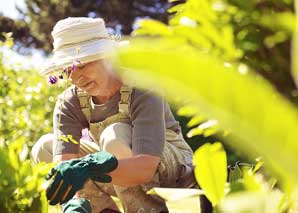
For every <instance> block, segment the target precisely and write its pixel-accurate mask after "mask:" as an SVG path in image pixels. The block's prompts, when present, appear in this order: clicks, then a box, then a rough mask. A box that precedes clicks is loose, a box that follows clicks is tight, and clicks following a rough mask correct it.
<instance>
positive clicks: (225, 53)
mask: <svg viewBox="0 0 298 213" xmlns="http://www.w3.org/2000/svg"><path fill="white" fill-rule="evenodd" d="M170 11H171V12H176V14H175V15H174V16H173V17H172V18H171V19H170V20H169V25H165V24H163V23H161V22H158V21H155V20H144V21H142V22H141V23H140V28H139V29H138V30H137V31H136V32H135V34H136V35H139V36H141V37H142V38H139V39H135V40H134V41H132V42H131V45H130V46H129V47H126V48H123V49H122V50H121V51H120V52H119V54H118V55H117V56H116V60H115V65H116V67H117V68H118V69H119V71H120V73H121V74H122V76H123V78H124V79H125V80H126V81H127V82H129V83H131V84H135V85H137V86H139V87H142V88H150V89H152V88H154V89H155V91H156V93H159V94H166V96H167V97H168V99H169V100H171V101H172V102H176V103H177V99H178V104H177V105H178V106H179V107H180V110H179V111H178V112H180V114H183V115H188V116H191V117H192V118H191V121H190V122H189V126H194V128H193V129H192V130H191V131H190V132H189V135H190V136H192V135H196V134H202V135H205V136H210V135H215V136H216V137H220V138H222V140H223V142H225V143H226V144H229V146H231V147H233V148H234V149H236V150H240V151H241V152H242V153H246V155H249V157H250V158H252V159H253V158H256V157H259V156H261V157H262V159H263V161H264V162H265V164H264V165H265V169H266V170H269V171H271V176H274V177H275V178H276V180H277V183H278V186H279V187H281V189H283V190H284V192H285V194H283V192H279V191H274V192H272V193H271V191H270V190H269V191H268V190H267V189H271V188H272V186H271V188H270V187H269V188H268V187H267V188H266V187H263V183H262V184H261V185H259V182H258V180H255V178H257V177H255V175H254V172H249V171H247V172H246V173H245V174H247V175H244V177H243V178H242V179H241V181H242V186H239V185H238V186H239V187H236V186H235V185H233V186H232V187H231V189H233V190H234V189H237V190H238V191H237V192H239V194H237V195H236V192H235V193H234V195H233V196H227V197H226V198H224V199H223V200H224V201H223V204H220V205H219V206H218V208H219V209H222V211H223V212H228V211H227V210H226V209H230V210H231V211H232V212H239V211H248V212H280V211H281V212H288V211H289V212H290V211H293V210H294V211H295V210H297V196H295V194H296V193H297V178H298V170H297V166H296V162H297V160H298V158H297V152H298V146H297V143H296V140H297V134H296V132H297V130H298V119H297V118H298V111H297V109H296V107H295V105H296V104H297V100H296V94H295V93H296V92H297V90H296V89H295V87H294V83H293V82H294V81H293V80H292V79H291V75H290V73H291V61H292V60H297V58H292V60H291V55H289V54H290V51H289V49H290V47H291V46H290V45H291V43H290V41H291V36H292V35H293V32H294V30H295V26H296V24H298V23H295V20H296V18H295V14H294V13H293V2H292V1H266V2H265V1H220V0H189V1H187V2H186V3H185V4H180V5H177V6H175V7H174V8H171V9H170ZM254 14H257V15H254ZM269 15H270V16H269ZM255 16H256V17H257V19H255ZM269 18H270V19H271V20H275V21H274V22H269V21H268V20H269ZM241 30H242V31H243V30H244V31H246V32H245V33H244V32H242V33H240V31H241ZM239 33H240V35H241V34H242V36H240V35H239ZM281 35H282V36H281ZM153 58H154V59H156V60H152V59H153ZM260 74H261V75H260ZM278 76H280V77H278ZM263 77H265V78H267V80H269V81H267V80H265V79H264V78H263ZM269 82H270V83H269ZM152 85H154V86H152ZM177 88H179V89H177ZM161 91H162V92H161ZM278 91H279V92H278ZM294 104H295V105H294ZM203 147H204V146H203ZM205 157H208V155H205ZM212 160H214V159H212V158H210V159H209V161H212ZM206 161H208V160H206ZM214 164H216V161H215V163H214ZM210 165H211V164H210ZM212 165H213V164H212ZM221 165H224V164H221V163H218V166H221ZM211 167H212V166H211ZM206 168H207V167H206ZM204 175H208V176H209V178H210V179H212V180H213V176H214V175H213V173H209V174H208V173H207V174H206V173H205V174H204V173H203V172H201V173H199V174H196V176H197V180H198V181H199V183H200V179H205V180H208V178H207V177H200V176H204ZM222 176H224V175H222ZM218 178H219V179H221V177H218ZM275 178H274V179H275ZM274 179H272V180H274ZM236 182H237V181H236ZM206 185H209V184H205V186H204V184H203V186H202V187H203V190H205V191H206V192H205V193H206V195H207V194H209V196H208V197H209V198H210V200H211V201H212V202H213V203H215V204H217V202H218V200H219V199H212V198H211V197H220V196H217V195H218V193H217V194H214V192H216V190H214V187H216V186H214V187H213V188H212V187H209V186H208V187H206ZM240 185H241V184H240ZM264 185H265V186H267V185H270V181H269V182H268V184H267V183H266V182H265V183H264ZM272 185H273V186H275V184H272ZM204 188H205V189H204ZM221 189H222V188H221ZM239 190H240V191H239ZM207 191H208V192H207ZM210 193H211V194H212V193H213V196H211V195H210ZM271 195H272V196H271ZM253 196H255V197H258V199H256V200H255V202H256V203H254V205H253V206H251V203H250V207H249V206H248V204H247V200H249V199H250V198H251V197H253ZM267 198H268V199H267ZM271 198H272V199H271ZM225 200H229V201H231V202H230V203H229V204H227V203H228V201H227V202H225ZM272 202H275V204H276V203H277V204H278V205H272V204H271V203H272ZM222 205H223V206H222ZM231 205H234V206H231ZM295 205H296V206H295ZM232 207H234V208H232ZM270 209H271V210H270Z"/></svg>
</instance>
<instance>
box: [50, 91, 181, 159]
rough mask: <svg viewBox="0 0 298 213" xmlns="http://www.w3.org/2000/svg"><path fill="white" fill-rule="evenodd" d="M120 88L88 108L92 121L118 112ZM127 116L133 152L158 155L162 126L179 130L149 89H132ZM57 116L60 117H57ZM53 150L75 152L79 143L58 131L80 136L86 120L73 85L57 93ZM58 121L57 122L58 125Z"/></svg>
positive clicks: (161, 148)
mask: <svg viewBox="0 0 298 213" xmlns="http://www.w3.org/2000/svg"><path fill="white" fill-rule="evenodd" d="M119 100H120V92H118V93H116V94H115V95H114V96H113V97H112V98H111V99H110V100H109V101H108V102H106V103H104V104H101V105H95V106H94V109H93V110H92V112H91V122H99V121H103V120H104V119H105V118H107V117H109V116H111V115H113V114H116V113H118V102H119ZM129 117H130V120H131V125H132V151H133V153H134V154H150V155H157V156H161V155H162V152H163V147H164V142H165V129H171V130H173V131H175V132H177V133H179V132H180V131H181V129H180V126H179V123H178V122H177V121H176V120H175V118H174V116H173V114H172V112H171V110H170V107H169V105H168V104H167V103H166V102H165V101H164V100H163V99H162V98H159V97H156V96H154V95H153V94H152V93H151V92H148V91H141V90H138V89H133V92H132V96H131V105H130V112H129ZM59 120H60V121H59ZM53 121H54V135H55V142H56V148H55V149H56V150H55V151H54V152H55V154H66V153H78V152H79V145H76V144H74V143H70V142H68V143H66V142H64V141H63V140H61V139H59V138H58V136H59V135H72V137H73V139H75V140H76V141H77V142H79V141H80V138H81V136H82V133H81V132H82V129H84V128H88V126H89V124H88V121H87V119H86V117H85V116H84V114H83V112H82V111H81V108H80V103H79V99H78V97H77V95H76V90H75V88H74V87H69V88H68V89H66V90H65V91H64V92H63V93H62V94H61V95H59V97H58V100H57V102H56V106H55V110H54V117H53ZM58 123H60V125H58Z"/></svg>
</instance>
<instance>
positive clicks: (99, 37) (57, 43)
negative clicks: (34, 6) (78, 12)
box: [40, 17, 120, 75]
mask: <svg viewBox="0 0 298 213" xmlns="http://www.w3.org/2000/svg"><path fill="white" fill-rule="evenodd" d="M52 36H53V39H54V42H53V46H54V50H53V56H52V58H50V59H49V61H48V62H47V63H46V65H45V66H44V67H43V68H42V70H41V71H40V73H41V74H42V75H49V74H51V73H55V72H60V71H62V70H63V69H64V68H66V67H70V66H72V65H73V64H74V63H75V62H79V63H83V64H84V63H88V62H92V61H95V60H99V59H102V58H105V57H107V56H108V55H109V54H111V53H112V52H113V50H114V48H115V47H116V46H118V45H119V43H120V42H118V41H117V39H115V38H112V37H111V36H109V34H108V32H107V30H106V27H105V23H104V20H103V19H101V18H87V17H69V18H66V19H63V20H60V21H58V22H57V24H56V25H55V26H54V29H53V31H52Z"/></svg>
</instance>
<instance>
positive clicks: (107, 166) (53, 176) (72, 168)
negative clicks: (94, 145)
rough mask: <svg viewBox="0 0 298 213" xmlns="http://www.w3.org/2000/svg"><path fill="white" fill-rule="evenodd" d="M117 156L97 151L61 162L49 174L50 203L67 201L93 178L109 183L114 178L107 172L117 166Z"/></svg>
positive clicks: (47, 191) (48, 197)
mask: <svg viewBox="0 0 298 213" xmlns="http://www.w3.org/2000/svg"><path fill="white" fill-rule="evenodd" d="M117 165H118V161H117V159H116V157H115V156H114V155H112V154H110V153H108V152H96V153H93V154H89V155H86V156H84V157H82V158H79V159H74V160H68V161H63V162H60V163H59V164H58V165H57V166H55V167H54V168H53V169H52V170H51V171H50V172H49V174H48V175H47V177H46V180H50V183H49V185H48V187H47V189H46V195H47V199H48V200H49V203H50V205H56V204H57V203H60V204H62V203H65V202H67V201H68V200H70V199H71V198H72V197H73V196H74V195H75V193H76V192H77V191H79V190H80V189H82V188H83V187H84V184H85V183H86V181H87V180H88V179H89V178H90V179H91V180H94V181H98V182H102V183H109V182H111V181H112V178H111V177H110V176H109V175H107V174H106V173H108V172H111V171H113V170H114V169H116V168H117Z"/></svg>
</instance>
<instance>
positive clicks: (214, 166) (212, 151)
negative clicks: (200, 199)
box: [193, 143, 227, 206]
mask: <svg viewBox="0 0 298 213" xmlns="http://www.w3.org/2000/svg"><path fill="white" fill-rule="evenodd" d="M193 163H194V165H195V176H196V179H197V181H198V183H199V185H200V187H201V188H202V189H203V190H204V192H205V194H206V196H207V198H208V199H209V200H210V201H211V203H212V205H213V206H216V205H218V204H219V203H220V201H221V200H222V198H223V197H224V189H225V184H226V180H227V157H226V153H225V151H224V149H223V147H222V145H221V144H220V143H215V144H212V145H211V144H204V145H203V146H202V147H200V148H199V149H198V150H197V151H196V152H195V154H194V157H193Z"/></svg>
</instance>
